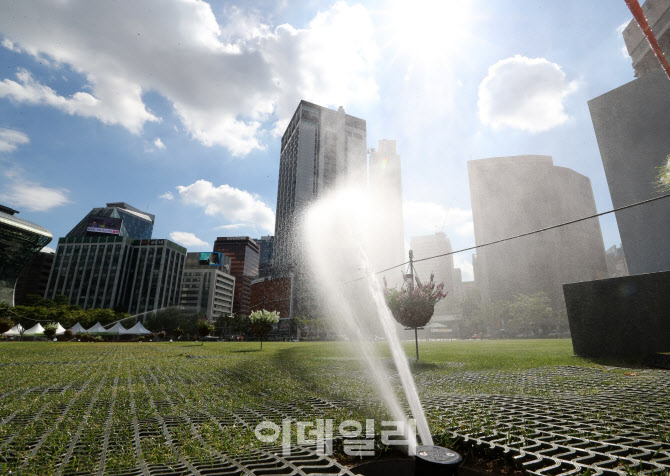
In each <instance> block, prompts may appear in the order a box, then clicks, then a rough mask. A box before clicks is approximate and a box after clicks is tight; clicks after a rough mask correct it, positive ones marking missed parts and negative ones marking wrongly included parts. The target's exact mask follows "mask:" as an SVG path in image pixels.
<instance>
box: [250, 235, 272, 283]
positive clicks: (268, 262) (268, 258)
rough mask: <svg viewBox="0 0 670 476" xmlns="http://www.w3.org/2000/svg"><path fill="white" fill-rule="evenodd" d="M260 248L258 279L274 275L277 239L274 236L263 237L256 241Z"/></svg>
mask: <svg viewBox="0 0 670 476" xmlns="http://www.w3.org/2000/svg"><path fill="white" fill-rule="evenodd" d="M254 241H255V242H256V243H258V246H259V248H260V251H259V256H258V277H260V278H265V277H268V276H270V275H271V274H272V265H273V263H274V249H275V237H274V236H272V235H268V236H261V237H260V238H256V239H254Z"/></svg>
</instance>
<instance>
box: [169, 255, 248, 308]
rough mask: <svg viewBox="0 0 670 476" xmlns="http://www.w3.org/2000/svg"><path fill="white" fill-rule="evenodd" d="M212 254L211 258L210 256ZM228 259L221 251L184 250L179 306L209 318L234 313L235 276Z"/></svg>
mask: <svg viewBox="0 0 670 476" xmlns="http://www.w3.org/2000/svg"><path fill="white" fill-rule="evenodd" d="M212 255H214V259H212ZM230 266H231V259H230V258H229V257H228V256H225V255H223V254H222V253H187V254H186V263H185V265H184V274H183V277H182V282H181V296H180V302H181V304H180V307H181V308H182V310H183V311H184V312H186V313H188V314H199V313H202V314H205V315H206V316H207V317H208V318H209V319H213V318H215V317H218V316H228V315H230V314H232V313H233V295H234V292H235V277H234V276H231V275H230Z"/></svg>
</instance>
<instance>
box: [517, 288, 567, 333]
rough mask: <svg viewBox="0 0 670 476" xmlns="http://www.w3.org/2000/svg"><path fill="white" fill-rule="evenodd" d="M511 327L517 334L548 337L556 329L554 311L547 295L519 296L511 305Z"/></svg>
mask: <svg viewBox="0 0 670 476" xmlns="http://www.w3.org/2000/svg"><path fill="white" fill-rule="evenodd" d="M509 313H510V321H509V326H510V327H511V328H512V331H513V332H514V333H516V334H520V333H529V332H534V333H537V334H539V335H547V334H548V333H549V332H550V331H551V330H552V329H553V328H555V327H556V324H557V323H556V319H555V313H554V310H553V309H552V307H551V301H550V300H549V297H547V295H546V294H545V293H535V294H531V295H526V294H517V295H516V296H514V299H513V300H512V301H511V302H510V304H509Z"/></svg>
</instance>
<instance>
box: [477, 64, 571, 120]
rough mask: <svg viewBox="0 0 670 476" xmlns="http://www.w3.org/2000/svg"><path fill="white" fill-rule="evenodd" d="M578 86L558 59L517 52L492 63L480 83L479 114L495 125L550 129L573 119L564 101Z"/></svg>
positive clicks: (482, 118)
mask: <svg viewBox="0 0 670 476" xmlns="http://www.w3.org/2000/svg"><path fill="white" fill-rule="evenodd" d="M576 90H577V82H576V81H568V80H567V78H566V76H565V73H564V72H563V70H562V69H561V67H560V66H559V65H557V64H556V63H551V62H549V61H547V60H546V59H544V58H527V57H525V56H520V55H515V56H513V57H511V58H507V59H504V60H501V61H498V62H497V63H496V64H494V65H493V66H491V67H490V68H489V71H488V75H487V76H486V78H484V80H483V81H482V82H481V84H480V85H479V102H478V107H479V118H480V120H481V121H482V123H484V124H486V125H490V126H492V127H493V128H494V129H498V128H500V127H511V128H515V129H521V130H524V131H528V132H542V131H546V130H549V129H551V128H553V127H556V126H558V125H560V124H563V123H564V122H566V121H567V120H568V119H569V117H568V115H567V114H566V112H565V110H564V105H563V101H564V100H565V98H566V97H567V96H568V95H569V94H571V93H573V92H574V91H576Z"/></svg>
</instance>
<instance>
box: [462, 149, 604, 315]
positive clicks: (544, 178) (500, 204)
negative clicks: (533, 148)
mask: <svg viewBox="0 0 670 476" xmlns="http://www.w3.org/2000/svg"><path fill="white" fill-rule="evenodd" d="M468 175H469V178H470V196H471V199H472V215H473V221H474V227H475V241H476V243H477V245H482V244H484V243H488V242H491V241H495V240H499V239H502V238H508V237H511V236H515V235H519V234H522V233H526V232H530V231H534V230H539V229H541V228H546V227H549V226H552V225H557V224H560V223H563V222H566V221H570V220H574V219H577V218H582V217H585V216H589V215H592V214H595V213H596V204H595V200H594V198H593V190H592V189H591V181H590V180H589V179H588V178H587V177H585V176H583V175H581V174H579V173H577V172H575V171H574V170H570V169H568V168H565V167H557V166H555V165H554V163H553V161H552V159H551V157H549V156H539V155H526V156H516V157H496V158H490V159H481V160H470V161H468ZM473 265H474V268H475V282H476V283H477V286H478V287H479V288H480V290H481V291H482V296H483V298H484V299H486V300H493V301H495V300H502V301H507V300H511V299H512V298H513V297H514V295H516V294H534V293H537V292H545V293H546V294H547V295H548V297H549V298H550V299H551V301H552V305H553V306H554V308H555V309H560V308H564V306H565V304H564V299H563V289H562V285H563V284H565V283H572V282H577V281H588V280H593V279H598V278H603V277H607V265H606V263H605V247H604V245H603V239H602V234H601V231H600V223H599V222H598V220H597V219H591V220H587V221H583V222H578V223H575V224H572V225H568V226H564V227H560V228H557V229H554V230H549V231H545V232H542V233H536V234H533V235H530V236H527V237H523V238H518V239H514V240H511V241H507V242H503V243H499V244H495V245H491V246H486V247H483V248H479V249H478V250H477V258H476V264H475V261H473Z"/></svg>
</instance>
